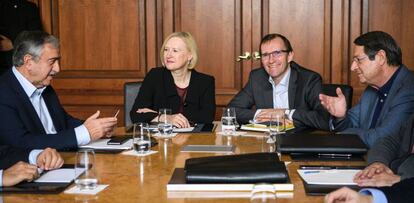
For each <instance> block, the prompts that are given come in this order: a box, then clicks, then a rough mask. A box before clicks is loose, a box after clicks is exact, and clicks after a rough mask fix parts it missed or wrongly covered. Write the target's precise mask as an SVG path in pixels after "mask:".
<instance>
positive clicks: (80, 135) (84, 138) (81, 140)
mask: <svg viewBox="0 0 414 203" xmlns="http://www.w3.org/2000/svg"><path fill="white" fill-rule="evenodd" d="M75 134H76V140H77V142H78V146H82V145H86V144H88V143H89V142H90V141H91V136H90V135H89V131H88V129H87V128H86V127H85V125H80V126H78V127H76V128H75Z"/></svg>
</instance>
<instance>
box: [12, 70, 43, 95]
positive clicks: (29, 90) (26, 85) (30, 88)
mask: <svg viewBox="0 0 414 203" xmlns="http://www.w3.org/2000/svg"><path fill="white" fill-rule="evenodd" d="M12 71H13V74H14V75H15V76H16V78H17V81H19V83H20V85H21V86H22V87H23V90H24V92H26V94H27V96H28V97H29V98H31V97H32V96H34V94H35V92H36V90H38V89H37V88H36V87H35V86H34V85H33V84H32V83H31V82H30V81H28V80H27V79H26V78H25V77H24V76H23V75H22V74H21V73H20V72H19V71H18V70H17V69H16V67H14V66H13V69H12ZM45 89H46V87H42V88H40V89H39V90H38V92H39V93H40V94H41V93H42V92H43V91H44V90H45Z"/></svg>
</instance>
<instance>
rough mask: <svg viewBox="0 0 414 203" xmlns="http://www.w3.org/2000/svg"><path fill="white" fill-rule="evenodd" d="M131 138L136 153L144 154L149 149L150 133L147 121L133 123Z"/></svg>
mask: <svg viewBox="0 0 414 203" xmlns="http://www.w3.org/2000/svg"><path fill="white" fill-rule="evenodd" d="M132 139H133V140H132V144H133V148H134V150H135V151H136V152H137V153H140V154H145V153H148V152H149V151H151V134H150V132H149V128H148V124H147V123H134V126H133V133H132Z"/></svg>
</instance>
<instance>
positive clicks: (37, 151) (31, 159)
mask: <svg viewBox="0 0 414 203" xmlns="http://www.w3.org/2000/svg"><path fill="white" fill-rule="evenodd" d="M42 151H43V150H40V149H34V150H32V151H30V154H29V163H30V164H32V165H36V162H37V156H39V154H40V153H41V152H42ZM0 186H3V170H0Z"/></svg>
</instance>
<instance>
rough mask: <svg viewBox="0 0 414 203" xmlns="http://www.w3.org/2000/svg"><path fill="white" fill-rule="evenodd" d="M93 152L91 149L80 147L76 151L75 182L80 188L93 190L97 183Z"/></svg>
mask: <svg viewBox="0 0 414 203" xmlns="http://www.w3.org/2000/svg"><path fill="white" fill-rule="evenodd" d="M95 168H96V167H95V152H94V151H93V149H81V150H79V151H78V152H76V163H75V177H76V179H75V184H76V186H77V187H78V188H79V189H81V190H93V189H95V188H96V187H97V185H98V178H97V175H96V170H95Z"/></svg>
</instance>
